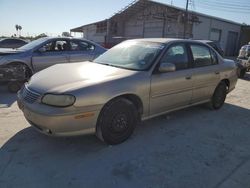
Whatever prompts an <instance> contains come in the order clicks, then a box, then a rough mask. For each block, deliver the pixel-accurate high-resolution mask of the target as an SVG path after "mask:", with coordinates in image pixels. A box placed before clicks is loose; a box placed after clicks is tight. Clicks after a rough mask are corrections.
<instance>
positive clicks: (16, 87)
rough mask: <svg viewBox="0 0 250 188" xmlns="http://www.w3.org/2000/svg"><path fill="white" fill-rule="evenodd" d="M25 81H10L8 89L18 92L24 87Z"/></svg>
mask: <svg viewBox="0 0 250 188" xmlns="http://www.w3.org/2000/svg"><path fill="white" fill-rule="evenodd" d="M22 85H23V82H9V83H8V90H9V92H11V93H17V92H18V91H19V90H20V89H21V88H22Z"/></svg>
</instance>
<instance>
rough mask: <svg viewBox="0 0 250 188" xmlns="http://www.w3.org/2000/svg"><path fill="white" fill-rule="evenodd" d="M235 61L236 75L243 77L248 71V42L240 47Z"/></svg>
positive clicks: (249, 54) (249, 53) (249, 45)
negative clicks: (237, 67)
mask: <svg viewBox="0 0 250 188" xmlns="http://www.w3.org/2000/svg"><path fill="white" fill-rule="evenodd" d="M237 63H238V65H239V70H238V76H239V77H240V78H243V77H244V76H245V74H246V72H248V71H250V43H249V44H248V45H244V46H242V47H241V49H240V52H239V56H238V58H237Z"/></svg>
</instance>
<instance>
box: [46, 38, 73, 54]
mask: <svg viewBox="0 0 250 188" xmlns="http://www.w3.org/2000/svg"><path fill="white" fill-rule="evenodd" d="M42 48H45V50H46V52H58V51H68V50H69V46H68V42H67V41H65V40H57V41H52V42H49V43H46V44H45V45H44V46H43V47H42Z"/></svg>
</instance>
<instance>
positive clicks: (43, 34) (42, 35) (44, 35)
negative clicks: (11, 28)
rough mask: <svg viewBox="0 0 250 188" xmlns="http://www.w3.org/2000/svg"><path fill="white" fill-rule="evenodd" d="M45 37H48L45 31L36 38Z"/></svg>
mask: <svg viewBox="0 0 250 188" xmlns="http://www.w3.org/2000/svg"><path fill="white" fill-rule="evenodd" d="M43 37H47V35H46V34H45V33H41V34H40V35H37V36H36V37H35V38H34V39H35V40H36V39H39V38H43Z"/></svg>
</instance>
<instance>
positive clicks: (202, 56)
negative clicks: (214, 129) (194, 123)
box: [190, 44, 220, 103]
mask: <svg viewBox="0 0 250 188" xmlns="http://www.w3.org/2000/svg"><path fill="white" fill-rule="evenodd" d="M190 50H191V52H192V57H193V70H194V71H193V79H194V89H193V97H192V103H197V102H201V101H205V100H208V99H210V98H211V97H212V95H213V93H214V90H215V88H216V86H217V85H218V83H219V80H220V71H219V65H218V57H217V54H216V53H215V52H214V51H213V50H212V49H211V48H209V47H207V46H205V45H203V44H190Z"/></svg>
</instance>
